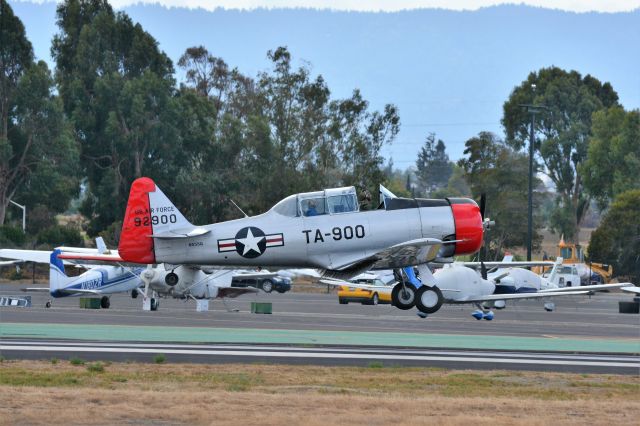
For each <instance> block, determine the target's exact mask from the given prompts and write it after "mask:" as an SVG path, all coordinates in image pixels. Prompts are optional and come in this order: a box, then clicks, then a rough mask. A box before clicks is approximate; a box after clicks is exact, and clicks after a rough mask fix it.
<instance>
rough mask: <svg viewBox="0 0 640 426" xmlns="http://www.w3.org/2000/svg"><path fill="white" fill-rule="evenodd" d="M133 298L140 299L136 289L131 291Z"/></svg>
mask: <svg viewBox="0 0 640 426" xmlns="http://www.w3.org/2000/svg"><path fill="white" fill-rule="evenodd" d="M131 298H132V299H137V298H138V290H136V289H135V288H134V289H133V290H131Z"/></svg>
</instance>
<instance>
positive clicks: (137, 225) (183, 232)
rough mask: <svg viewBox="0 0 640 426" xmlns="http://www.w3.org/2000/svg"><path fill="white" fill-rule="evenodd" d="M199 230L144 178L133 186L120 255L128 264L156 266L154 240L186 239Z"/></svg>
mask: <svg viewBox="0 0 640 426" xmlns="http://www.w3.org/2000/svg"><path fill="white" fill-rule="evenodd" d="M194 230H195V227H194V226H193V225H192V224H191V223H189V221H188V220H187V219H185V217H184V216H183V215H182V213H180V211H179V210H178V208H177V207H176V206H174V205H173V203H172V202H171V201H170V200H169V199H168V198H167V196H166V195H164V193H163V192H162V191H161V190H160V188H158V186H156V184H155V183H154V182H153V180H151V179H149V178H147V177H142V178H138V179H136V180H135V181H134V182H133V184H132V185H131V190H130V192H129V201H128V202H127V210H126V212H125V215H124V222H123V223H122V232H121V234H120V245H119V246H118V253H119V255H120V257H122V259H123V260H125V261H127V262H134V263H143V264H152V263H156V257H155V251H154V243H153V238H154V237H155V238H183V237H188V236H190V233H191V232H193V231H194Z"/></svg>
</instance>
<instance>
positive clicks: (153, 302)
mask: <svg viewBox="0 0 640 426" xmlns="http://www.w3.org/2000/svg"><path fill="white" fill-rule="evenodd" d="M158 305H159V303H158V299H156V298H154V297H152V298H151V310H152V311H157V310H158Z"/></svg>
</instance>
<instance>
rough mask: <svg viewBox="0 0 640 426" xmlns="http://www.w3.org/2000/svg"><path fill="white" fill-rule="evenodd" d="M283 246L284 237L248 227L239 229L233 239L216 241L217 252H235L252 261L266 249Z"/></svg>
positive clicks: (280, 234)
mask: <svg viewBox="0 0 640 426" xmlns="http://www.w3.org/2000/svg"><path fill="white" fill-rule="evenodd" d="M280 246H284V236H283V235H282V233H279V234H265V233H264V231H262V229H260V228H257V227H255V226H248V227H246V228H242V229H240V230H239V231H238V232H237V233H236V236H235V238H227V239H224V240H218V252H219V253H225V252H230V251H236V252H237V253H238V254H239V255H240V256H242V257H245V258H247V259H254V258H256V257H258V256H260V255H261V254H262V253H264V252H265V251H266V249H267V247H280Z"/></svg>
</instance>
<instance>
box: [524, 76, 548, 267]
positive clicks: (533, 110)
mask: <svg viewBox="0 0 640 426" xmlns="http://www.w3.org/2000/svg"><path fill="white" fill-rule="evenodd" d="M532 88H533V90H534V91H535V89H536V86H535V84H533V85H532ZM520 106H521V107H523V108H526V110H527V112H528V113H529V114H530V115H531V123H530V124H529V126H530V127H529V196H528V205H527V261H531V252H532V251H533V250H532V247H533V156H534V149H535V139H536V137H535V123H536V114H539V113H541V112H543V111H544V110H546V109H548V108H547V107H546V106H545V105H533V104H521V105H520Z"/></svg>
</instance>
